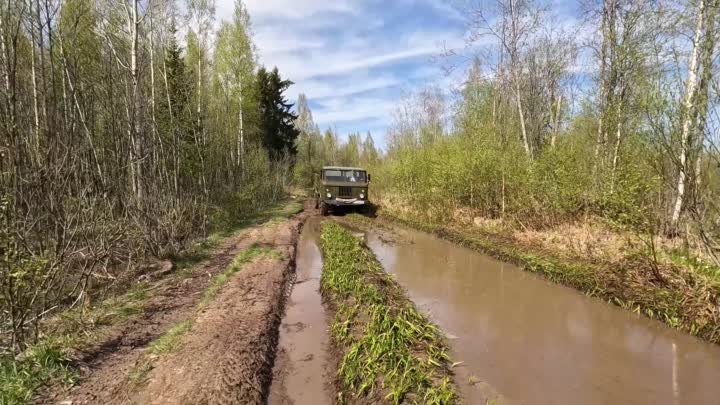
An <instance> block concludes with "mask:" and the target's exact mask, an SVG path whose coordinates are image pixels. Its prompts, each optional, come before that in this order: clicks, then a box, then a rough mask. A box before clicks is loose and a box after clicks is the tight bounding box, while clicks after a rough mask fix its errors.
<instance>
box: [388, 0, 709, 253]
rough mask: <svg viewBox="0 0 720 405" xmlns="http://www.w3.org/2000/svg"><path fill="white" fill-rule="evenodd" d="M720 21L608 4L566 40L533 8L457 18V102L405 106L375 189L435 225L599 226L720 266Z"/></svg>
mask: <svg viewBox="0 0 720 405" xmlns="http://www.w3.org/2000/svg"><path fill="white" fill-rule="evenodd" d="M719 6H720V4H719V2H718V1H717V0H695V1H692V2H689V3H682V4H679V3H676V2H671V1H664V0H660V1H644V0H641V1H625V0H601V1H597V2H590V3H587V4H585V9H584V10H583V16H585V17H586V18H585V19H584V20H583V21H582V22H581V23H579V24H574V25H568V24H564V27H563V28H562V29H558V28H557V27H558V26H559V25H563V24H557V21H556V20H557V18H558V17H557V16H556V15H553V11H552V10H551V9H549V8H547V7H545V6H544V5H543V4H541V3H538V2H534V1H531V0H503V1H499V2H496V3H492V4H490V5H480V6H472V7H470V8H468V9H466V10H464V11H465V13H464V14H465V15H466V16H467V27H468V32H467V38H468V40H469V43H468V46H467V48H466V49H468V50H470V52H472V54H471V55H469V56H470V57H471V58H469V59H470V60H471V61H472V63H471V65H470V66H469V67H468V70H467V76H466V79H465V81H464V83H463V88H462V91H461V92H460V95H459V101H458V103H457V104H456V105H455V106H450V107H449V106H446V105H444V103H443V98H442V93H443V92H437V91H436V90H435V89H432V88H430V89H426V90H421V91H417V92H416V93H414V94H412V95H411V96H410V97H407V98H405V99H403V100H402V101H401V102H400V103H399V105H398V106H397V108H396V111H395V114H394V121H393V125H392V126H391V128H390V131H389V133H388V137H387V140H388V145H387V151H388V152H387V155H386V156H384V158H383V159H382V161H381V163H380V164H379V165H378V167H379V169H376V172H378V174H377V178H378V179H382V181H381V182H379V183H378V184H376V186H375V187H376V190H377V189H378V188H383V189H384V190H386V192H387V193H388V194H400V197H410V196H412V200H413V201H417V204H418V205H419V207H418V208H419V210H420V211H421V212H423V213H426V214H428V215H436V216H445V215H450V213H452V212H453V210H454V209H456V208H471V209H473V210H476V211H477V212H479V213H480V214H482V215H486V216H489V217H504V218H512V219H517V220H518V221H521V222H522V223H523V224H524V225H525V226H527V225H528V224H530V225H533V224H535V225H538V226H547V225H552V224H556V223H559V222H562V221H572V220H577V219H579V218H587V217H588V216H591V215H596V216H600V217H602V218H603V219H604V220H606V221H609V222H611V223H613V224H615V225H616V226H621V227H625V228H628V229H632V230H633V231H635V232H640V233H643V234H651V235H657V234H658V233H659V232H661V231H665V232H666V235H669V236H681V237H683V238H684V239H685V245H686V246H690V245H693V246H694V249H695V251H696V252H698V251H702V252H704V253H703V254H704V255H707V257H711V258H714V259H715V260H716V262H718V263H720V243H718V240H720V225H719V224H720V204H718V203H717V202H716V201H720V171H718V167H720V166H718V164H719V163H720V153H719V152H720V149H718V144H719V142H720V137H719V136H718V134H720V132H719V129H720V124H718V122H719V121H718V117H720V114H719V113H718V111H720V93H718V92H719V91H720V86H719V85H717V83H718V68H719V67H718V46H717V41H718V38H719V33H718V24H720V16H719V15H718V14H719V10H718V8H719ZM578 38H581V40H578ZM438 93H439V94H440V97H436V96H434V94H438ZM452 107H454V108H452ZM436 111H439V112H436ZM433 117H448V121H447V122H445V123H443V121H440V122H441V125H439V126H438V121H437V120H436V119H435V118H433ZM431 134H437V136H430V135H431ZM380 183H382V184H380ZM406 193H407V195H406Z"/></svg>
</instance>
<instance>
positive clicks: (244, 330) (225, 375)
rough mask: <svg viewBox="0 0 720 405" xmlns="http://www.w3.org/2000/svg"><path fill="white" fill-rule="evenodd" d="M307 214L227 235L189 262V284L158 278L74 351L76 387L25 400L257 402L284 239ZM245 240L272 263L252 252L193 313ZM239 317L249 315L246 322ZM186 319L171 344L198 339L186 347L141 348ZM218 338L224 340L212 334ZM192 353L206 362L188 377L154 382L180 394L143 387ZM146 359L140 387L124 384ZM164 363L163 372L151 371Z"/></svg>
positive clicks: (262, 392) (288, 247)
mask: <svg viewBox="0 0 720 405" xmlns="http://www.w3.org/2000/svg"><path fill="white" fill-rule="evenodd" d="M307 215H308V214H306V213H300V214H298V215H296V216H295V217H293V218H291V219H289V220H285V221H282V222H279V223H278V222H270V223H266V224H264V225H258V226H254V227H252V228H249V229H247V230H245V231H243V232H241V233H239V234H238V235H235V236H232V237H231V238H230V239H228V240H226V241H224V242H223V243H222V245H221V247H220V248H218V249H217V250H216V253H215V254H214V255H213V256H212V257H211V258H210V259H209V260H207V261H206V262H204V263H201V264H199V265H197V268H196V269H195V270H194V271H193V272H192V278H191V279H190V281H188V279H186V280H184V281H183V280H179V279H176V278H167V279H165V280H161V281H158V282H157V283H156V284H155V285H154V286H153V287H152V294H154V296H153V297H152V298H151V299H150V302H149V303H148V304H147V306H146V308H145V311H144V313H143V314H140V315H137V316H133V317H130V318H129V319H128V320H127V321H124V322H123V323H122V324H119V325H115V326H112V327H110V328H108V330H106V331H103V335H102V336H103V339H102V342H100V343H98V344H96V345H94V346H92V347H90V348H89V349H86V350H84V351H82V352H79V353H78V354H77V355H76V356H75V357H76V361H75V363H76V365H77V366H78V368H79V369H80V378H79V381H78V383H77V384H76V386H74V387H71V388H70V389H67V388H65V387H50V388H49V389H47V390H45V392H43V394H42V395H40V396H38V397H37V398H36V400H35V403H42V404H56V403H65V404H67V403H72V404H73V405H78V404H131V403H142V404H146V403H147V404H150V403H163V404H166V403H177V404H181V403H182V404H203V403H207V404H229V403H262V402H263V401H264V399H265V398H266V397H267V394H268V387H269V384H270V379H271V378H272V363H273V361H274V356H275V346H276V344H277V339H278V327H279V323H280V319H281V315H282V310H283V305H284V300H285V290H286V287H287V285H288V281H289V280H290V278H291V277H290V276H291V275H292V274H293V271H294V256H295V246H294V245H295V243H296V241H297V236H298V233H299V229H300V227H301V226H302V223H303V221H304V219H305V218H306V217H307ZM253 245H260V246H267V247H271V248H273V249H274V250H277V251H278V252H279V253H280V255H281V259H280V260H276V259H270V258H261V259H259V260H256V261H254V262H252V263H248V264H246V265H245V266H244V268H243V269H242V270H240V271H239V272H238V273H236V274H234V275H233V276H232V277H230V278H229V280H228V282H227V283H226V284H225V285H224V286H223V287H222V288H221V289H220V292H219V294H218V296H217V297H215V299H214V300H212V302H210V303H209V304H208V305H207V306H206V307H204V309H203V310H201V311H199V312H197V311H196V308H197V305H198V304H199V303H200V302H201V300H202V295H203V292H204V291H205V289H206V288H207V287H208V286H209V285H210V283H211V281H212V279H213V277H214V276H216V275H218V274H219V273H221V272H222V271H223V270H225V268H226V267H227V266H228V265H229V264H230V263H231V262H232V260H233V259H234V258H235V256H236V255H237V254H238V253H240V252H242V251H243V250H245V249H247V248H249V247H251V246H253ZM267 292H270V293H269V294H268V293H267ZM229 308H231V309H232V310H229ZM248 314H252V315H253V316H252V320H251V319H249V318H248ZM194 317H197V319H196V320H195V322H194V325H193V327H192V329H191V330H190V331H189V332H188V333H187V334H186V336H183V337H182V338H181V340H180V344H179V347H180V348H181V349H182V348H183V347H184V345H185V344H187V343H188V342H193V341H195V342H199V343H201V344H196V345H195V346H193V347H195V349H196V350H195V351H194V352H187V351H182V350H181V351H179V352H178V353H175V352H172V353H169V354H166V355H163V356H161V357H160V358H155V357H156V356H149V354H148V353H149V352H148V350H147V349H148V345H149V344H150V343H151V342H152V341H154V340H156V339H157V338H159V337H160V336H162V335H163V334H164V333H165V332H166V331H167V330H169V329H170V328H172V327H173V326H174V325H176V324H178V323H179V322H182V321H185V320H189V319H193V318H194ZM230 325H233V326H230ZM223 335H224V336H225V339H220V338H219V337H220V336H223ZM213 347H214V348H213ZM209 353H213V354H212V355H210V354H209ZM199 356H201V357H203V358H205V359H206V360H205V361H204V363H202V364H204V365H205V368H202V367H198V368H195V369H194V373H193V374H192V375H191V377H190V379H187V378H181V379H177V378H176V377H178V375H179V376H182V374H178V373H175V374H178V375H175V376H173V373H166V376H170V378H166V379H165V380H164V381H165V382H164V384H159V386H162V385H164V386H165V388H163V390H164V391H165V392H167V393H173V392H174V393H179V391H180V390H179V388H180V387H191V389H186V391H187V392H189V394H188V395H186V396H174V397H164V396H165V395H166V394H164V393H162V394H160V395H158V394H157V392H156V391H153V387H154V386H158V383H157V382H156V381H155V380H156V378H158V377H159V375H160V373H161V371H162V370H171V369H172V367H173V361H174V362H175V364H181V365H183V364H184V365H188V364H193V363H195V364H196V365H200V363H201V362H199V361H197V358H198V357H199ZM214 356H215V357H214ZM148 357H151V360H152V363H153V365H154V367H153V369H151V370H150V373H149V375H148V379H147V384H140V385H139V386H138V384H136V383H133V382H131V381H130V378H129V374H130V373H131V372H132V371H133V369H134V368H136V367H137V366H138V365H139V364H141V362H143V361H146V360H147V358H148ZM173 359H175V360H173ZM165 366H168V367H169V368H161V367H165ZM153 384H155V385H153ZM162 398H164V400H160V399H162ZM148 399H149V400H148ZM158 400H160V401H159V402H158Z"/></svg>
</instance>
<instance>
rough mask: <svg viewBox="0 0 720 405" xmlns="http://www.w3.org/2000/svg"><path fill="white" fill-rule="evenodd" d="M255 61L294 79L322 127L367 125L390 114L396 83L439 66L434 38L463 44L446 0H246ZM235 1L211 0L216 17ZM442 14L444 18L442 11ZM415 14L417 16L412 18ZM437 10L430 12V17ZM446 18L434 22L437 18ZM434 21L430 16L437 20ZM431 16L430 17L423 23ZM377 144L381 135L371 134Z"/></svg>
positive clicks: (293, 93)
mask: <svg viewBox="0 0 720 405" xmlns="http://www.w3.org/2000/svg"><path fill="white" fill-rule="evenodd" d="M245 4H246V5H247V8H248V10H249V12H250V16H251V19H252V21H253V31H254V33H255V38H254V39H255V42H256V44H257V46H258V49H259V58H260V62H261V63H263V64H264V65H266V66H268V67H271V66H277V67H278V68H279V69H280V72H281V74H282V75H283V77H287V78H289V79H291V80H293V81H294V82H295V85H294V86H292V87H291V88H290V89H289V90H288V92H287V94H286V95H287V97H288V99H290V100H292V101H294V100H295V99H296V98H297V95H298V94H299V93H305V94H306V95H307V96H308V98H309V100H310V101H311V106H312V108H313V116H314V118H315V121H316V123H318V124H319V125H320V126H321V127H328V126H336V125H337V126H339V127H340V128H342V130H343V131H361V132H364V131H366V130H368V129H374V130H375V131H374V132H377V133H381V132H384V131H379V130H378V129H379V128H383V127H384V126H386V125H387V123H388V122H389V121H390V115H391V110H392V108H393V106H394V105H395V104H396V101H397V98H398V97H399V93H400V90H399V89H400V88H402V87H405V86H412V85H413V84H412V83H414V82H417V81H422V82H423V83H424V82H425V81H429V80H430V78H431V77H432V76H433V75H435V74H437V73H438V72H439V69H437V67H430V66H431V62H430V59H431V57H432V56H434V55H437V54H438V53H439V52H440V51H441V45H442V44H444V45H446V46H448V47H458V46H462V43H463V40H462V34H461V33H460V32H458V31H461V30H459V29H458V26H454V27H453V26H452V25H449V24H448V23H447V21H448V20H456V19H457V18H458V17H461V16H458V15H457V14H453V13H456V11H453V9H451V8H449V7H448V6H447V5H446V4H445V0H393V3H385V1H384V0H331V1H328V0H245ZM233 8H234V0H217V16H218V19H223V18H224V19H227V18H230V17H231V16H232V10H233ZM448 16H449V17H448ZM415 17H422V18H424V21H426V22H424V23H413V22H414V21H415V20H414V18H415ZM436 17H437V18H436ZM441 18H445V19H444V20H443V21H444V22H441V21H440V19H441ZM436 20H437V21H436ZM427 21H430V22H427ZM376 141H377V142H378V143H382V142H383V141H382V140H381V139H378V137H376Z"/></svg>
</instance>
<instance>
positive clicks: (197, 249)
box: [171, 200, 303, 278]
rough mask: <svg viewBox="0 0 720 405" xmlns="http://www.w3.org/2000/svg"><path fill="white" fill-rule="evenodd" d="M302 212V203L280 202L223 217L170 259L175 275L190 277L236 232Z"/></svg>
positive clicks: (277, 221)
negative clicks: (242, 214)
mask: <svg viewBox="0 0 720 405" xmlns="http://www.w3.org/2000/svg"><path fill="white" fill-rule="evenodd" d="M302 210H303V203H302V201H292V200H291V201H282V202H278V203H276V204H273V205H270V206H268V207H266V208H265V209H261V210H259V211H256V212H252V213H250V214H247V215H244V216H241V217H236V218H229V217H227V216H223V218H222V220H216V221H214V224H213V225H212V228H213V232H212V233H211V234H210V235H209V236H208V237H207V238H205V239H203V240H202V241H200V242H198V243H196V244H194V245H192V246H191V247H190V248H189V249H187V250H186V251H185V252H183V253H181V254H179V255H177V256H173V257H171V259H172V261H173V263H174V264H175V268H176V271H177V273H178V274H179V275H180V277H181V278H187V277H189V276H190V275H191V273H192V269H193V267H194V266H195V265H197V264H198V263H200V262H203V261H205V260H207V259H209V258H210V256H211V254H212V250H213V249H215V248H216V247H218V246H219V245H220V243H221V242H222V241H223V240H225V239H226V238H228V237H230V236H233V235H234V234H236V233H237V232H239V231H241V230H243V229H245V228H247V227H250V226H253V225H258V224H263V223H271V224H272V223H279V222H282V221H284V220H286V219H288V218H290V217H292V216H293V215H296V214H298V213H300V212H302Z"/></svg>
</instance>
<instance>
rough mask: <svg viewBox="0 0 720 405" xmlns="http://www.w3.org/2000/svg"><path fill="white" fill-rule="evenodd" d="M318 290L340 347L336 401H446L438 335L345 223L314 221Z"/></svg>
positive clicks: (452, 394) (445, 367)
mask: <svg viewBox="0 0 720 405" xmlns="http://www.w3.org/2000/svg"><path fill="white" fill-rule="evenodd" d="M321 248H322V253H323V273H322V278H321V291H322V294H323V296H324V297H325V299H326V300H327V302H328V303H329V305H330V307H331V310H332V312H333V313H334V317H333V320H332V322H331V325H330V333H331V337H332V340H333V342H334V344H335V346H336V347H337V348H338V350H339V351H340V357H341V358H340V359H339V364H338V374H337V379H338V381H337V383H338V390H339V393H338V398H337V400H338V402H339V403H367V404H370V403H390V404H401V403H417V404H454V403H457V401H458V397H457V394H456V391H455V386H454V385H453V383H452V381H451V377H450V372H449V364H448V361H449V359H448V352H447V347H446V345H445V342H444V336H443V335H442V333H441V332H440V330H439V329H438V328H437V326H435V325H434V324H432V322H430V320H428V319H427V318H426V317H425V316H424V315H422V314H420V313H419V312H418V311H417V310H416V309H415V307H414V306H413V304H412V302H411V301H409V300H408V298H407V297H406V296H405V293H404V291H403V290H402V288H401V287H400V286H399V285H398V284H397V282H395V280H393V279H392V277H391V276H389V275H388V274H387V273H385V272H384V271H383V269H382V267H381V265H380V264H379V262H378V261H377V259H375V257H374V256H373V255H372V253H371V252H370V251H369V250H368V249H367V248H366V247H364V246H363V245H362V244H361V243H360V241H359V240H358V239H357V238H355V237H354V236H353V235H352V233H351V232H350V231H348V230H347V229H345V228H343V227H342V226H340V225H338V224H336V223H334V222H326V223H325V224H324V225H323V228H322V234H321Z"/></svg>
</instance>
